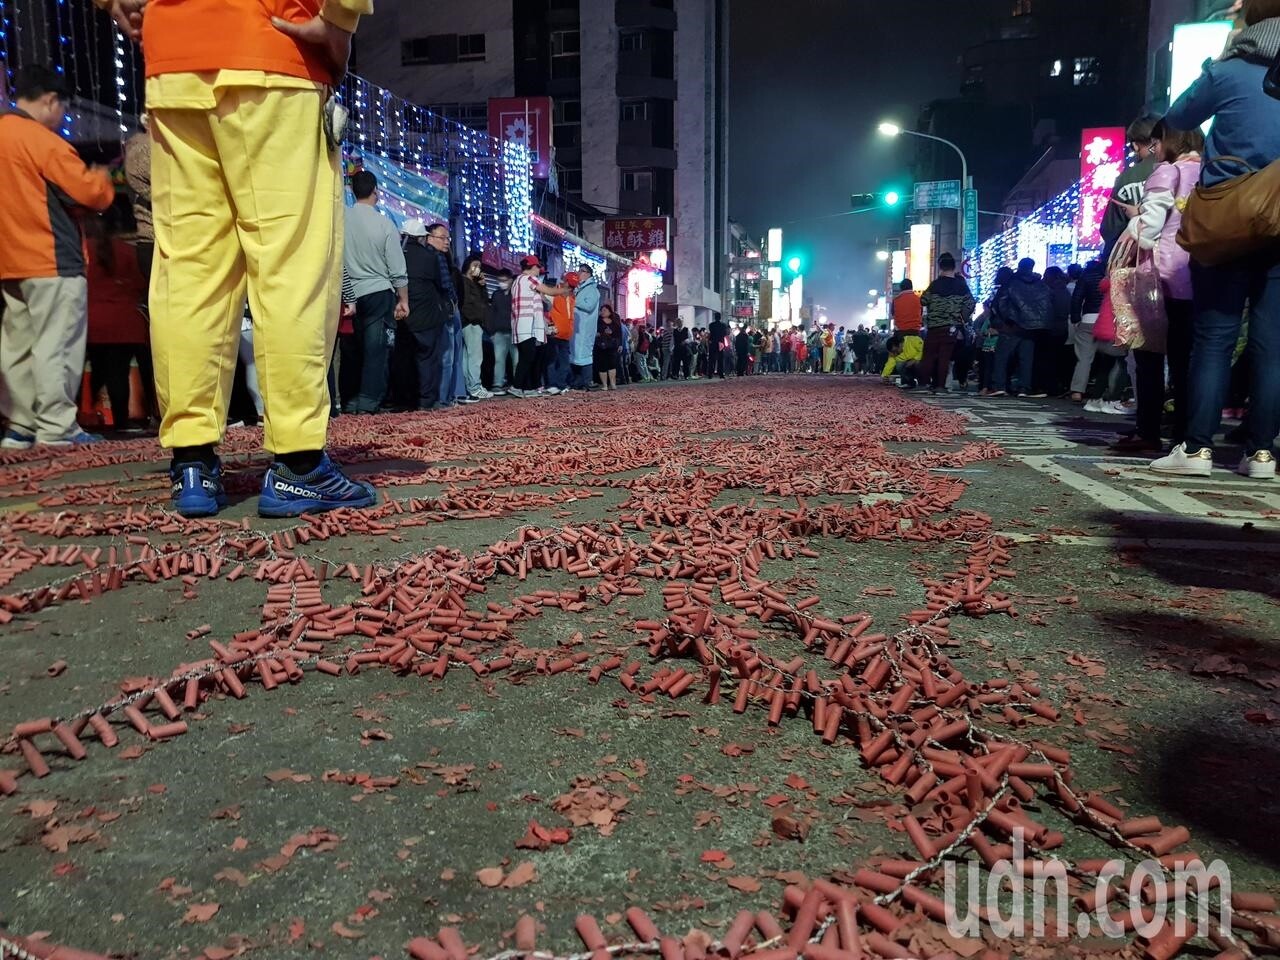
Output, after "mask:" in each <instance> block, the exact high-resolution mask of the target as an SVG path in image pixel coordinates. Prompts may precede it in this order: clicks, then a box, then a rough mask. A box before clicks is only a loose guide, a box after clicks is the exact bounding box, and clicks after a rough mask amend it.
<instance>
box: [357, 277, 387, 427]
mask: <svg viewBox="0 0 1280 960" xmlns="http://www.w3.org/2000/svg"><path fill="white" fill-rule="evenodd" d="M395 309H396V295H395V293H394V292H393V291H391V290H379V291H378V292H377V293H367V294H365V295H364V296H363V297H359V298H358V299H357V300H356V321H355V327H356V337H357V338H358V339H359V341H360V355H361V357H360V391H359V393H357V394H356V395H355V396H354V397H353V399H352V401H351V407H352V410H353V411H354V412H356V413H376V412H377V411H378V408H379V407H381V406H382V401H383V400H384V399H385V398H386V395H387V373H388V362H389V360H390V355H389V354H390V351H389V349H388V345H387V332H388V331H390V330H394V329H395Z"/></svg>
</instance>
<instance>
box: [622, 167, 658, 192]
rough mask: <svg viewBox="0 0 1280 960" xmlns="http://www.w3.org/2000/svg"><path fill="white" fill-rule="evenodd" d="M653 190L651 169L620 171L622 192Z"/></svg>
mask: <svg viewBox="0 0 1280 960" xmlns="http://www.w3.org/2000/svg"><path fill="white" fill-rule="evenodd" d="M652 191H653V171H652V170H624V171H623V173H622V192H623V193H651V192H652Z"/></svg>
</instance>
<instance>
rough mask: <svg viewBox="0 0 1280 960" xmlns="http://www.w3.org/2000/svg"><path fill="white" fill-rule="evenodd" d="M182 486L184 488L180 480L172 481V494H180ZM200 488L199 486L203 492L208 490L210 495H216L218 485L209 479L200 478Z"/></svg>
mask: <svg viewBox="0 0 1280 960" xmlns="http://www.w3.org/2000/svg"><path fill="white" fill-rule="evenodd" d="M183 486H184V481H182V480H174V481H173V492H174V493H181V492H182V488H183ZM200 486H201V487H203V488H204V489H205V490H208V491H209V492H210V493H217V492H218V484H217V483H216V482H215V481H213V480H211V479H209V478H208V477H201V478H200Z"/></svg>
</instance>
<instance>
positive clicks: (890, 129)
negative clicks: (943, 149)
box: [878, 120, 969, 260]
mask: <svg viewBox="0 0 1280 960" xmlns="http://www.w3.org/2000/svg"><path fill="white" fill-rule="evenodd" d="M878 129H879V130H880V133H881V134H883V135H884V136H886V137H899V136H903V135H906V136H908V137H919V138H920V139H921V140H932V141H933V142H934V143H941V144H944V145H946V146H948V147H950V148H951V149H952V150H954V151H955V152H956V153H958V154H960V207H959V209H958V210H957V211H956V245H957V246H959V247H960V259H961V260H963V259H964V192H965V191H966V190H968V189H969V158H968V157H966V156H965V155H964V151H963V150H961V149H960V148H959V147H958V146H956V145H955V144H954V143H952V142H951V141H950V140H944V139H943V138H942V137H935V136H934V135H933V134H931V133H920V132H919V131H918V130H904V129H902V127H900V126H898V124H896V123H892V122H890V121H888V120H886V121H885V122H884V123H882V124H880V126H879V128H878Z"/></svg>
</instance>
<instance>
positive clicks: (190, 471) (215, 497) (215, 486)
mask: <svg viewBox="0 0 1280 960" xmlns="http://www.w3.org/2000/svg"><path fill="white" fill-rule="evenodd" d="M169 482H170V483H171V484H172V487H171V492H170V496H171V497H172V498H173V508H174V509H175V510H177V511H178V513H180V514H182V516H184V517H191V518H195V517H212V516H214V515H216V514H217V512H218V511H219V510H221V509H222V508H223V507H225V506H226V505H227V492H226V490H224V489H223V488H222V464H221V463H220V462H219V463H216V464H214V466H213V468H212V469H210V468H209V467H207V466H205V465H204V464H203V463H200V462H199V461H196V462H195V463H175V464H174V465H173V466H171V467H170V468H169Z"/></svg>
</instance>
